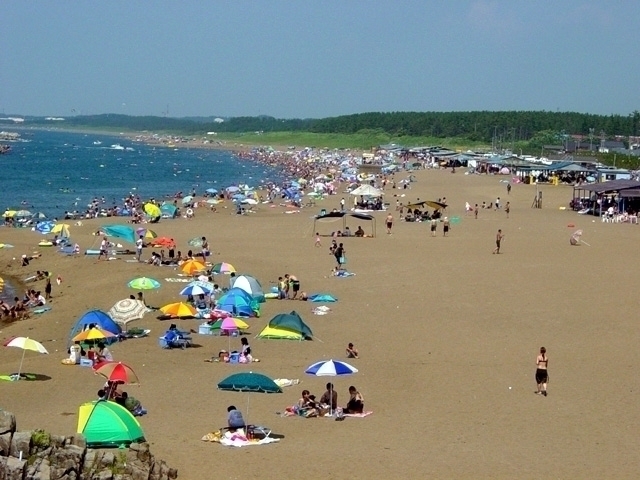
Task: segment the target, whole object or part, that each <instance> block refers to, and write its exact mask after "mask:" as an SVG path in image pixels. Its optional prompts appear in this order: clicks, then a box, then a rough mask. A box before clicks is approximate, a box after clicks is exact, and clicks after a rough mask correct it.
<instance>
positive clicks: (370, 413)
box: [344, 410, 373, 418]
mask: <svg viewBox="0 0 640 480" xmlns="http://www.w3.org/2000/svg"><path fill="white" fill-rule="evenodd" d="M369 415H373V411H371V410H370V411H368V412H362V413H345V414H344V416H345V417H351V418H365V417H368V416H369Z"/></svg>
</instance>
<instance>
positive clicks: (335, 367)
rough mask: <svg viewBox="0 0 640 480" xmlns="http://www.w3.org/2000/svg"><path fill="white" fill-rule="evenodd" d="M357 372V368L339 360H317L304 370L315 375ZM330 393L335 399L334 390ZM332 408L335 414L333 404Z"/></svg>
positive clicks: (332, 375) (326, 375)
mask: <svg viewBox="0 0 640 480" xmlns="http://www.w3.org/2000/svg"><path fill="white" fill-rule="evenodd" d="M357 372H358V369H357V368H355V367H354V366H352V365H349V364H348V363H346V362H341V361H339V360H326V361H324V360H323V361H321V362H316V363H314V364H313V365H311V366H309V367H308V368H307V369H306V370H305V371H304V373H306V374H307V375H313V376H314V377H342V376H345V375H353V374H354V373H357ZM329 395H330V397H329V398H331V399H333V391H330V392H329ZM330 403H333V402H330ZM330 410H331V412H330V413H331V414H333V405H331V409H330Z"/></svg>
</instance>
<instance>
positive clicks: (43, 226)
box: [36, 221, 55, 235]
mask: <svg viewBox="0 0 640 480" xmlns="http://www.w3.org/2000/svg"><path fill="white" fill-rule="evenodd" d="M54 226H55V223H54V222H49V221H46V222H38V223H37V224H36V232H40V233H42V234H43V235H46V234H48V233H51V230H53V227H54Z"/></svg>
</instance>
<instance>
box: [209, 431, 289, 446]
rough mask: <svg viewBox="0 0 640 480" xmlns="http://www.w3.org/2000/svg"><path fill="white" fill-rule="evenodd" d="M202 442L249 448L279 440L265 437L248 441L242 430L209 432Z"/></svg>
mask: <svg viewBox="0 0 640 480" xmlns="http://www.w3.org/2000/svg"><path fill="white" fill-rule="evenodd" d="M201 440H202V441H204V442H214V443H219V444H221V445H224V446H226V447H249V446H251V445H266V444H269V443H276V442H279V441H280V439H279V438H271V437H268V436H267V437H265V438H262V439H259V440H258V439H248V438H247V437H246V436H245V435H244V432H243V431H242V430H238V431H236V432H229V431H226V432H222V431H217V432H211V433H207V434H206V435H205V436H204V437H202V438H201Z"/></svg>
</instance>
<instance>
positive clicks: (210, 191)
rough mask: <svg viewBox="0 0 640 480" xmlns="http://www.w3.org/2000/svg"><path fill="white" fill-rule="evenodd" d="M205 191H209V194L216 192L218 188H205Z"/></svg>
mask: <svg viewBox="0 0 640 480" xmlns="http://www.w3.org/2000/svg"><path fill="white" fill-rule="evenodd" d="M207 193H211V194H214V195H215V194H216V193H218V190H216V189H215V188H207Z"/></svg>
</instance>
